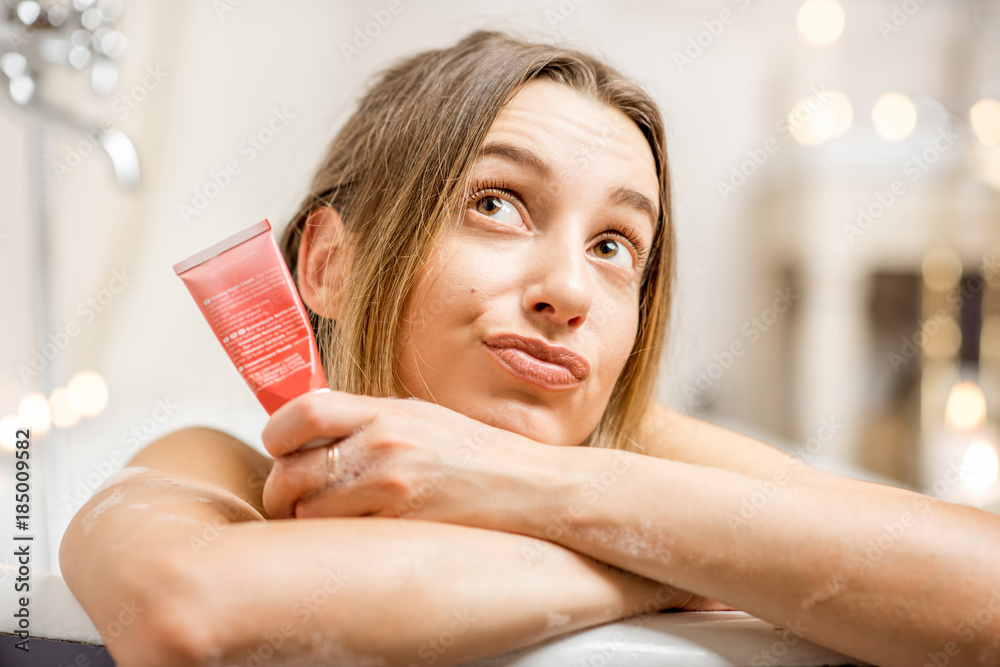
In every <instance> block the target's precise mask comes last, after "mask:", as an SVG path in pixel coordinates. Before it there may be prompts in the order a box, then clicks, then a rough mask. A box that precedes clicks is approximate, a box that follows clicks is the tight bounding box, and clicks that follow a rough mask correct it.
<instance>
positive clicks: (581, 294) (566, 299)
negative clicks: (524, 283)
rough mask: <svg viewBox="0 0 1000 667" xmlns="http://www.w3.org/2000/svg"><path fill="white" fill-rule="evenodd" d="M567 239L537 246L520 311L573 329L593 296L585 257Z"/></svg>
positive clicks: (582, 320)
mask: <svg viewBox="0 0 1000 667" xmlns="http://www.w3.org/2000/svg"><path fill="white" fill-rule="evenodd" d="M568 236H569V235H568V234H566V235H561V236H559V237H555V236H553V237H552V238H550V239H547V241H548V242H542V243H538V244H537V247H536V252H535V253H534V255H533V256H532V258H531V260H532V269H531V272H530V275H531V279H530V283H529V285H528V288H527V289H526V290H525V292H524V309H525V310H526V311H527V312H528V313H529V317H533V318H534V317H541V318H544V319H545V320H547V321H548V322H549V323H551V324H556V325H559V326H561V327H569V328H571V329H574V330H575V329H579V328H580V327H581V326H582V325H583V323H584V322H585V321H586V320H587V315H588V313H589V312H590V308H591V305H592V303H593V299H594V297H593V287H592V285H591V280H590V275H589V267H588V264H587V258H586V255H585V253H584V251H583V250H582V249H581V248H580V245H579V242H578V241H576V242H573V241H571V240H570V239H569V238H568Z"/></svg>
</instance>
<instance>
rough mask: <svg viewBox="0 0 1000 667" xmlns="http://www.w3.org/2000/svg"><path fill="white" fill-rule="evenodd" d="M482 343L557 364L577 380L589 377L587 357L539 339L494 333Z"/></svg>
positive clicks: (514, 334)
mask: <svg viewBox="0 0 1000 667" xmlns="http://www.w3.org/2000/svg"><path fill="white" fill-rule="evenodd" d="M483 342H484V343H486V344H487V345H488V346H490V347H513V348H515V349H518V350H522V351H523V352H527V353H528V354H530V355H531V356H533V357H537V358H538V359H541V360H542V361H547V362H549V363H552V364H558V365H560V366H562V367H564V368H566V369H567V370H569V372H570V373H572V374H573V376H574V377H576V378H577V379H578V380H584V379H586V377H587V376H588V375H590V362H589V361H588V360H587V357H585V356H583V355H582V354H578V353H576V352H574V351H573V350H571V349H569V348H568V347H564V346H562V345H551V344H549V343H546V342H545V341H544V340H542V339H541V338H530V337H528V336H522V335H521V334H516V333H495V334H490V335H489V336H487V337H486V338H485V339H483Z"/></svg>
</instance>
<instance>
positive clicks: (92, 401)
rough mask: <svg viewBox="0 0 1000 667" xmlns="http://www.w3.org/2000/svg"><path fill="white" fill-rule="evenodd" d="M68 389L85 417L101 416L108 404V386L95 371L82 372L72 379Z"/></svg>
mask: <svg viewBox="0 0 1000 667" xmlns="http://www.w3.org/2000/svg"><path fill="white" fill-rule="evenodd" d="M67 389H68V390H69V392H70V394H72V395H73V396H74V398H75V400H76V401H77V404H78V405H79V406H80V413H81V414H82V415H83V416H84V417H93V416H95V415H97V414H100V412H101V411H102V410H103V409H104V408H105V407H106V406H107V404H108V385H107V383H106V382H105V381H104V378H102V377H101V376H100V375H99V374H98V373H96V372H95V371H80V372H79V373H77V374H76V375H74V376H73V377H72V378H70V381H69V384H68V386H67Z"/></svg>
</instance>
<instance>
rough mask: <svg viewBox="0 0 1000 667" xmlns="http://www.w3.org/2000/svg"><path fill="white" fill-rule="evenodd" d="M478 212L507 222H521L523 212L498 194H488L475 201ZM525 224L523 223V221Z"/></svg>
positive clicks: (514, 223)
mask: <svg viewBox="0 0 1000 667" xmlns="http://www.w3.org/2000/svg"><path fill="white" fill-rule="evenodd" d="M475 209H476V212H477V213H479V214H480V215H485V216H486V217H487V218H492V219H494V220H498V221H500V222H503V223H506V224H513V225H516V224H518V223H520V222H521V214H520V213H518V210H517V207H516V206H514V204H512V203H511V202H510V201H508V200H506V199H504V198H503V197H500V196H498V195H491V194H486V195H483V196H482V197H480V198H479V199H477V200H476V201H475ZM522 224H523V223H522Z"/></svg>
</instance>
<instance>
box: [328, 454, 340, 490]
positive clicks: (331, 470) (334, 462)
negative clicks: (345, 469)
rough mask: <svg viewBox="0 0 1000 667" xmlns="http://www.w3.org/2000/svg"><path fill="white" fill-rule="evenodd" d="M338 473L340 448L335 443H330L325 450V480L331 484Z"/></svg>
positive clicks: (335, 479)
mask: <svg viewBox="0 0 1000 667" xmlns="http://www.w3.org/2000/svg"><path fill="white" fill-rule="evenodd" d="M339 475H340V450H339V449H337V445H330V446H329V447H328V448H327V450H326V481H327V483H328V484H333V483H334V482H336V481H337V477H338V476H339Z"/></svg>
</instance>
